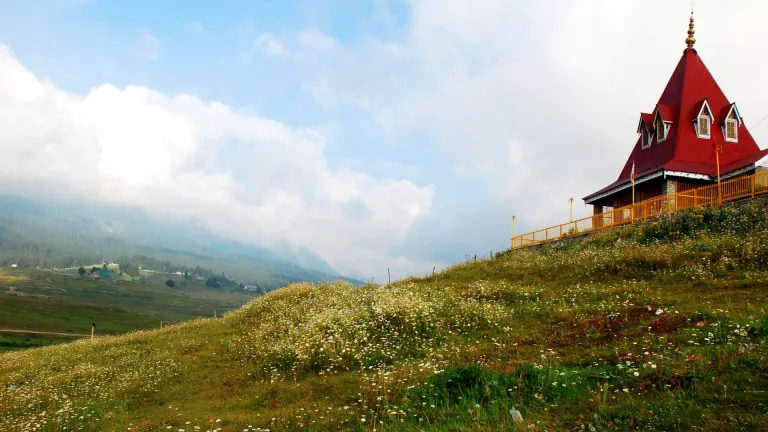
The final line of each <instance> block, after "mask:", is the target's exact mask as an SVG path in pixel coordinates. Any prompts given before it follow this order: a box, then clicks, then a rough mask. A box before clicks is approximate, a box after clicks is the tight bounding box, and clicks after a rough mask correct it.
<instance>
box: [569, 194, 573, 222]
mask: <svg viewBox="0 0 768 432" xmlns="http://www.w3.org/2000/svg"><path fill="white" fill-rule="evenodd" d="M568 202H569V203H571V218H570V219H569V220H568V222H573V197H571V199H569V200H568Z"/></svg>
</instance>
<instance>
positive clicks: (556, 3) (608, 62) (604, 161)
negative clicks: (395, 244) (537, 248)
mask: <svg viewBox="0 0 768 432" xmlns="http://www.w3.org/2000/svg"><path fill="white" fill-rule="evenodd" d="M696 8H697V9H696V28H697V32H696V38H697V39H698V42H697V44H696V47H697V48H698V50H699V54H700V55H701V57H702V59H703V60H704V62H705V63H706V65H707V66H708V68H709V69H710V71H711V72H712V73H713V75H714V76H715V79H717V80H718V82H719V83H720V85H721V87H722V88H723V89H724V91H725V93H726V95H727V96H728V97H729V98H731V99H732V100H735V101H736V102H738V103H739V107H740V109H741V111H742V112H743V113H748V112H749V113H752V114H751V115H749V114H745V115H749V116H750V117H751V118H752V119H753V121H755V122H756V121H757V120H759V119H760V118H761V117H762V116H763V115H765V114H768V111H766V108H765V103H764V101H765V100H766V98H767V97H768V83H767V82H766V81H765V80H764V79H763V78H761V77H763V76H765V75H766V74H768V60H766V58H765V57H764V56H759V55H757V54H756V53H759V52H761V50H762V45H761V44H762V43H763V42H762V41H763V40H765V39H766V37H768V30H766V28H765V27H764V26H763V25H762V22H761V18H762V17H763V16H766V15H768V2H762V1H757V0H751V1H748V2H743V4H742V3H739V6H738V7H724V6H723V4H722V3H721V2H719V1H715V0H710V1H700V2H698V3H697V5H696ZM410 11H411V16H410V22H409V24H408V25H407V27H406V28H405V29H402V31H401V32H399V33H398V36H395V38H394V39H391V40H371V39H365V40H357V41H353V42H352V43H341V42H340V41H337V40H334V39H332V38H331V37H330V36H327V35H322V34H318V32H317V31H316V30H309V31H303V32H299V33H297V34H296V35H295V36H294V37H293V38H288V39H286V41H285V43H286V44H289V43H290V42H292V43H293V45H295V46H296V50H297V52H296V53H295V55H294V58H295V59H297V62H298V64H301V65H303V66H304V67H305V70H306V75H305V79H306V84H307V85H308V86H309V88H310V90H311V91H312V93H313V94H314V95H315V97H316V99H317V100H318V101H319V102H320V103H321V104H323V105H324V106H327V107H334V106H337V105H344V104H348V105H353V106H356V107H358V108H361V109H364V110H368V111H369V112H370V115H371V116H372V117H373V118H375V119H376V120H377V121H378V122H379V123H380V124H381V125H382V126H383V127H384V128H385V130H387V131H390V132H392V133H397V134H398V136H400V137H402V136H408V135H410V134H414V135H415V136H424V135H426V136H429V137H431V138H432V142H433V143H434V145H435V146H436V147H437V148H438V150H439V151H441V152H444V153H445V154H447V155H449V156H450V157H451V158H452V160H453V161H454V163H455V164H454V166H453V169H454V170H456V171H457V172H463V173H467V174H471V175H475V176H481V177H483V178H484V179H485V180H486V182H487V187H486V191H485V192H486V194H487V196H488V197H489V200H490V203H489V204H488V205H489V208H493V209H494V210H495V211H500V212H501V213H500V214H499V215H498V220H504V221H506V220H507V219H508V217H509V216H511V215H512V214H514V213H516V214H517V216H518V221H520V222H521V223H520V225H519V228H520V229H525V228H540V227H543V226H547V225H549V224H553V223H559V222H564V221H566V220H567V217H568V216H567V215H568V204H567V202H568V198H570V197H571V196H573V197H575V198H576V199H577V200H578V199H580V198H581V197H582V196H584V195H587V194H588V193H591V192H593V191H595V190H597V189H599V188H601V187H603V186H605V185H607V184H609V183H611V182H612V181H614V180H615V179H616V178H617V176H618V174H619V171H620V170H621V167H622V166H623V164H624V162H625V160H626V158H627V157H628V155H629V152H630V151H631V148H632V146H633V144H634V143H635V141H636V139H637V136H636V134H635V126H636V124H637V117H638V115H639V113H640V112H641V111H642V112H648V111H650V110H651V109H652V108H653V106H654V104H655V103H656V101H657V100H658V98H659V96H660V95H661V92H662V90H663V89H664V86H665V84H666V82H667V80H668V79H669V77H670V75H671V73H672V71H673V69H674V67H675V65H676V64H677V61H678V60H679V58H680V56H681V54H682V52H683V49H684V48H685V44H684V42H683V41H684V39H685V37H686V36H687V34H686V31H687V29H688V17H689V15H688V14H689V13H690V4H689V3H687V2H683V1H680V2H669V1H668V0H654V1H651V2H617V1H613V0H600V1H595V2H573V1H566V0H548V1H542V2H512V1H508V0H484V1H477V2H466V1H463V0H453V1H449V0H419V1H415V0H413V1H411V2H410ZM289 49H292V47H291V45H289ZM767 122H768V121H767ZM748 124H749V122H748ZM754 135H755V138H756V140H757V141H758V144H761V145H762V146H763V147H768V126H765V125H761V127H760V128H759V129H756V130H755V131H754ZM417 145H423V144H422V143H420V142H419V143H417ZM577 203H578V204H581V202H579V201H577ZM574 210H575V211H576V212H577V214H582V215H584V214H587V213H588V212H589V209H586V208H584V206H583V205H575V206H574ZM464 222H465V223H466V226H467V227H470V226H473V225H471V220H465V221H464ZM504 223H505V224H506V222H504ZM444 234H446V235H448V234H457V233H444ZM457 235H458V234H457ZM467 235H468V234H467ZM508 235H509V230H505V231H503V232H499V233H498V238H500V239H506V238H507V237H508ZM413 240H414V241H419V239H418V238H417V237H414V239H413Z"/></svg>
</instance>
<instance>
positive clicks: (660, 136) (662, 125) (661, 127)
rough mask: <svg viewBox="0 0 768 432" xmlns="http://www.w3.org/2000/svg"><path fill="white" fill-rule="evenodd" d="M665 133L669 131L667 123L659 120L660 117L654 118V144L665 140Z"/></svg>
mask: <svg viewBox="0 0 768 432" xmlns="http://www.w3.org/2000/svg"><path fill="white" fill-rule="evenodd" d="M667 131H669V122H665V121H664V120H662V119H661V116H657V117H656V142H657V143H660V142H663V141H664V140H666V139H667Z"/></svg>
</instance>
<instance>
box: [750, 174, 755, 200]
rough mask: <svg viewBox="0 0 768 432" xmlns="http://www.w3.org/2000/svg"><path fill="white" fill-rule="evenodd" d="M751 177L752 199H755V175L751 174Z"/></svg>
mask: <svg viewBox="0 0 768 432" xmlns="http://www.w3.org/2000/svg"><path fill="white" fill-rule="evenodd" d="M751 177H752V198H754V197H755V175H754V174H753V175H752V176H751Z"/></svg>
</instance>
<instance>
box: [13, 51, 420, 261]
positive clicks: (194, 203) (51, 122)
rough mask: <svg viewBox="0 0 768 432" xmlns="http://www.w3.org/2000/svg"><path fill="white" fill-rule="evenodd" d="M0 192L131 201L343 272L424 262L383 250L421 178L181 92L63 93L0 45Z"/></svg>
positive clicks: (312, 134) (416, 210)
mask: <svg viewBox="0 0 768 432" xmlns="http://www.w3.org/2000/svg"><path fill="white" fill-rule="evenodd" d="M0 130H2V131H3V133H2V135H0V154H1V155H2V157H0V194H9V193H10V194H23V195H30V196H36V197H56V198H62V199H84V200H88V201H93V202H99V203H106V204H113V205H124V206H137V207H139V208H142V209H144V210H146V211H148V212H149V213H151V214H154V215H156V216H160V217H164V218H171V219H179V220H193V221H197V223H199V225H200V226H201V227H203V228H206V229H210V230H212V231H214V232H217V233H219V234H222V235H226V236H229V237H233V238H237V239H239V240H242V241H245V242H253V243H258V244H265V245H269V244H272V243H275V242H279V241H282V240H285V241H288V242H289V243H290V244H293V245H301V246H305V247H308V248H310V249H312V250H314V251H316V252H317V253H319V254H320V255H321V256H322V257H323V258H324V259H326V260H327V261H328V262H329V263H330V264H331V265H333V266H335V267H336V268H337V269H338V270H340V271H342V272H351V271H358V272H361V273H363V274H376V275H378V274H381V272H382V270H383V271H386V267H387V265H389V264H390V263H394V262H401V265H400V267H399V268H396V269H393V270H394V271H395V275H397V274H398V273H399V274H402V273H403V272H407V271H413V269H416V268H418V269H419V271H424V269H425V268H431V263H427V262H414V261H408V262H405V263H404V262H402V260H403V258H402V257H400V256H395V255H392V254H390V252H388V251H389V250H390V249H392V248H393V246H394V245H397V244H399V243H402V241H403V239H404V236H405V235H406V233H407V231H408V229H409V228H410V227H411V226H412V225H413V224H414V223H415V222H416V221H418V220H419V219H420V218H422V217H423V216H425V215H427V214H428V213H429V211H430V208H431V203H432V197H433V187H432V186H429V185H428V186H421V187H420V186H417V185H415V184H414V183H412V182H410V181H408V180H396V179H389V178H377V177H374V176H372V175H369V174H367V173H365V172H363V171H356V170H352V169H345V168H341V169H331V168H329V167H328V165H327V164H326V158H325V156H324V154H323V151H324V146H325V142H324V138H323V136H321V135H320V134H319V133H318V132H316V131H313V130H309V129H302V128H294V127H290V126H288V125H286V124H283V123H280V122H277V121H273V120H269V119H266V118H262V117H257V116H252V115H246V114H243V113H239V112H237V111H233V110H232V109H231V108H230V107H228V106H226V105H223V104H220V103H216V102H205V101H201V100H199V99H198V98H196V97H194V96H190V95H184V94H182V95H176V96H167V95H164V94H161V93H158V92H156V91H153V90H151V89H148V88H145V87H138V86H130V87H127V88H124V89H120V88H116V87H115V86H113V85H110V84H105V85H101V86H98V87H95V88H93V89H92V90H91V91H90V92H89V93H88V94H86V95H77V94H71V93H66V92H64V91H61V90H59V89H57V88H56V87H54V86H53V85H52V84H50V83H48V82H46V81H44V80H41V79H39V78H37V77H36V76H34V75H33V74H32V73H31V72H30V71H29V70H27V69H26V68H25V67H24V66H23V65H22V64H21V63H20V62H19V61H18V60H17V59H16V58H15V57H14V55H13V53H12V52H11V50H10V49H9V48H8V47H5V46H3V45H0Z"/></svg>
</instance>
